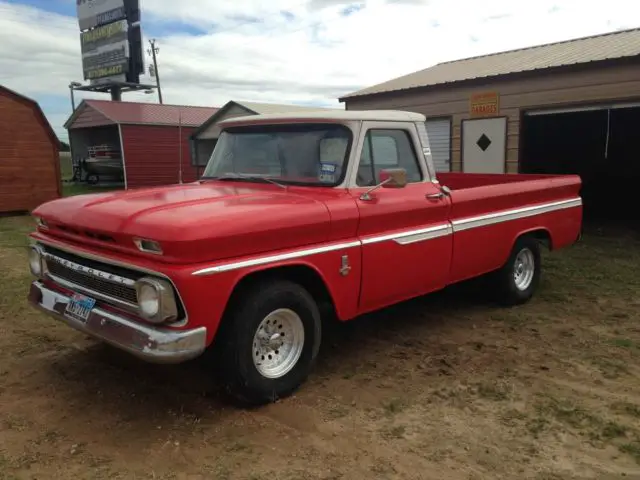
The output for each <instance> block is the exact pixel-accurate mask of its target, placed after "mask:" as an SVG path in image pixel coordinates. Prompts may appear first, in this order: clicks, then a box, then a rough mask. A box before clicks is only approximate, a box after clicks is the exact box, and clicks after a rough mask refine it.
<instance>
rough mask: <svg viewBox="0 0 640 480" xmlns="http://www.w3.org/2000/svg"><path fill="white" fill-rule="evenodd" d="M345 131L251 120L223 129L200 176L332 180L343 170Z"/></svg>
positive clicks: (312, 182)
mask: <svg viewBox="0 0 640 480" xmlns="http://www.w3.org/2000/svg"><path fill="white" fill-rule="evenodd" d="M351 138H352V136H351V130H349V129H348V128H347V127H345V126H343V125H337V124H295V125H253V126H248V127H235V128H230V129H227V130H225V131H223V132H222V133H221V134H220V138H218V142H217V143H216V147H215V149H214V150H213V153H212V155H211V158H210V159H209V162H208V163H207V167H206V168H205V170H204V174H203V178H205V179H206V178H229V179H240V180H243V181H252V180H258V177H263V178H269V179H271V180H275V181H277V182H278V183H293V184H302V185H322V186H335V185H338V184H339V183H340V182H341V181H342V178H343V176H344V172H345V170H346V167H347V165H346V163H347V157H348V155H349V149H350V146H351Z"/></svg>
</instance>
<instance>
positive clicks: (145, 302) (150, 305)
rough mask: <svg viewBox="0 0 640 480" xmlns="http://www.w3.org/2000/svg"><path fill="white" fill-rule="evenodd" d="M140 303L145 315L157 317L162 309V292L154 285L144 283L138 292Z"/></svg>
mask: <svg viewBox="0 0 640 480" xmlns="http://www.w3.org/2000/svg"><path fill="white" fill-rule="evenodd" d="M138 304H139V305H140V310H141V312H142V314H143V315H144V316H145V317H147V318H151V317H155V316H156V315H157V314H158V312H159V311H160V293H159V292H158V290H157V289H156V288H155V287H154V286H153V285H150V284H148V283H143V284H142V285H141V286H140V290H139V293H138Z"/></svg>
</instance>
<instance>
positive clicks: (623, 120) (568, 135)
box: [520, 107, 640, 226]
mask: <svg viewBox="0 0 640 480" xmlns="http://www.w3.org/2000/svg"><path fill="white" fill-rule="evenodd" d="M639 127H640V108H638V107H633V108H615V109H602V110H590V111H580V112H571V113H557V114H544V115H525V116H524V118H523V126H522V136H523V139H522V150H521V162H520V169H521V170H520V171H521V173H552V174H567V173H569V174H578V175H580V177H581V178H582V182H583V187H582V192H581V195H582V197H583V201H584V218H585V221H594V222H598V223H601V222H608V221H612V222H619V221H624V222H626V223H629V222H632V223H633V224H634V225H636V226H637V225H638V223H639V218H640V215H638V211H637V208H636V205H638V202H637V201H636V198H637V196H636V194H635V192H634V190H635V189H638V188H639V187H640V158H639V157H640V148H639V145H640V143H639V142H640V135H639V134H638V133H639V132H638V130H639Z"/></svg>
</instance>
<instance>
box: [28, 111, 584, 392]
mask: <svg viewBox="0 0 640 480" xmlns="http://www.w3.org/2000/svg"><path fill="white" fill-rule="evenodd" d="M150 168H153V166H150ZM580 187H581V182H580V178H579V177H578V176H571V175H569V176H549V175H535V176H532V175H484V174H461V173H446V174H445V173H439V174H438V175H436V172H435V169H434V166H433V162H432V158H431V153H430V148H429V139H428V136H427V132H426V129H425V117H424V116H423V115H420V114H416V113H409V112H398V111H364V112H358V111H335V112H326V111H323V112H314V113H307V114H302V115H298V114H289V115H258V116H251V117H242V118H233V119H230V120H227V121H226V122H225V123H224V124H223V125H222V133H221V135H220V137H219V139H218V142H217V145H216V147H215V149H214V152H213V154H212V156H211V158H210V160H209V162H208V165H207V166H206V169H205V171H204V174H203V176H202V177H201V179H200V180H198V181H196V182H194V183H190V184H184V185H172V186H164V187H158V188H150V189H141V190H132V191H126V192H114V193H98V194H91V195H83V196H77V197H70V198H64V199H59V200H55V201H52V202H49V203H46V204H43V205H41V206H40V207H38V208H37V209H36V210H35V211H34V212H33V215H34V216H35V218H36V221H37V228H36V231H34V232H33V233H32V234H31V240H32V246H31V250H30V256H29V264H30V269H31V272H32V273H33V275H34V276H35V277H36V279H35V280H34V281H33V283H32V285H31V290H30V293H29V301H30V302H31V303H32V304H33V305H35V306H37V307H38V308H40V309H42V310H44V311H45V312H48V313H49V314H51V315H52V316H53V317H55V318H57V319H58V320H60V321H62V322H65V323H66V324H68V325H69V326H71V327H73V328H76V329H78V330H80V331H82V332H85V333H86V334H88V335H90V336H92V337H94V338H96V339H99V340H101V341H104V342H107V343H109V344H111V345H114V346H116V347H118V348H120V349H123V350H125V351H128V352H130V353H132V354H134V355H136V356H138V357H140V358H142V359H144V360H147V361H151V362H161V363H178V362H184V361H187V360H190V359H193V358H195V357H198V356H199V355H201V354H202V353H203V352H205V351H208V350H212V352H214V353H217V355H216V356H215V358H217V359H218V360H217V361H218V363H217V366H218V367H221V370H222V373H223V375H224V382H225V385H226V386H227V387H228V391H230V392H231V393H232V394H233V395H234V396H235V397H236V398H237V399H240V400H243V401H245V402H248V403H251V404H262V403H266V402H270V401H274V400H275V399H277V398H281V397H285V396H287V395H289V394H291V393H292V392H294V391H295V390H296V389H297V388H298V387H299V386H300V385H301V384H302V383H303V382H304V381H305V379H306V377H307V375H308V374H309V372H310V370H311V369H312V367H313V364H314V361H315V359H316V356H317V354H318V350H319V348H320V343H321V336H322V318H323V315H321V312H324V311H327V310H325V308H324V307H325V306H326V307H328V308H329V309H330V310H328V312H329V314H330V315H331V316H334V317H337V318H338V319H339V320H340V321H347V320H351V319H353V318H355V317H357V316H359V315H361V314H363V313H366V312H370V311H372V310H376V309H380V308H382V307H385V306H388V305H391V304H394V303H397V302H400V301H403V300H406V299H409V298H412V297H416V296H419V295H424V294H427V293H429V292H433V291H436V290H440V289H442V288H443V287H445V286H447V285H450V284H453V283H456V282H460V281H462V280H465V279H470V278H472V277H477V276H480V275H484V274H490V275H488V276H487V277H488V278H491V279H492V281H493V282H495V283H494V286H495V288H494V289H493V290H492V293H495V294H497V295H498V296H499V298H500V300H501V301H502V302H503V303H505V304H510V305H515V304H520V303H523V302H526V301H527V300H528V299H529V298H531V296H532V295H533V293H534V290H535V289H536V287H537V285H538V281H539V277H540V271H541V264H540V246H541V244H543V245H545V246H546V247H548V248H551V249H553V250H556V249H559V248H562V247H565V246H568V245H570V244H572V243H574V242H575V241H576V240H577V239H578V238H579V236H580V232H581V222H582V200H581V198H580V195H579V193H580ZM214 340H215V342H214ZM212 368H213V366H212Z"/></svg>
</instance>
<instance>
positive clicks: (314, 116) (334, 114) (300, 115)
mask: <svg viewBox="0 0 640 480" xmlns="http://www.w3.org/2000/svg"><path fill="white" fill-rule="evenodd" d="M283 120H291V121H305V120H328V121H344V120H352V121H367V120H368V121H377V122H424V121H426V117H425V116H424V115H422V114H421V113H414V112H405V111H400V110H338V109H335V110H331V109H324V110H317V111H311V112H295V111H294V112H289V113H270V114H262V115H247V116H242V117H233V118H229V119H226V120H222V121H221V122H220V126H221V127H222V126H229V125H232V124H240V123H241V124H250V123H265V122H266V123H269V122H271V121H283Z"/></svg>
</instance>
